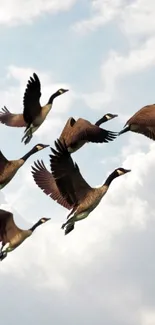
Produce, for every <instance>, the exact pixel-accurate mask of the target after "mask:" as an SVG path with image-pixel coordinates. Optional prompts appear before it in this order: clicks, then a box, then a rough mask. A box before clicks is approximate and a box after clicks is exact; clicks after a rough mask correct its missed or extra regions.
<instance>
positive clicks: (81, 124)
mask: <svg viewBox="0 0 155 325" xmlns="http://www.w3.org/2000/svg"><path fill="white" fill-rule="evenodd" d="M117 135H118V134H117V133H116V132H111V131H107V130H104V129H102V128H100V127H99V126H97V125H95V124H91V123H90V122H89V121H87V120H84V119H81V118H80V119H78V120H77V122H76V124H75V126H74V128H73V131H72V133H71V134H70V137H69V139H68V140H69V141H67V143H66V144H67V146H74V144H76V143H78V142H79V141H86V142H87V141H88V142H95V143H103V142H109V141H113V140H114V139H115V138H116V137H117ZM69 142H70V143H69Z"/></svg>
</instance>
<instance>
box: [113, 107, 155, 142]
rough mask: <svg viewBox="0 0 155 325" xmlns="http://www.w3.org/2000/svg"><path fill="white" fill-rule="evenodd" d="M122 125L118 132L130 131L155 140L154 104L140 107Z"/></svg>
mask: <svg viewBox="0 0 155 325" xmlns="http://www.w3.org/2000/svg"><path fill="white" fill-rule="evenodd" d="M124 127H125V128H124V129H123V130H122V131H121V132H120V133H119V134H123V133H125V132H127V131H132V132H136V133H140V134H143V135H145V136H146V137H148V138H150V139H152V140H155V104H153V105H147V106H144V107H142V108H141V109H140V110H139V111H138V112H136V113H135V114H134V115H133V116H132V117H131V118H130V119H129V120H128V121H127V122H126V124H125V126H124Z"/></svg>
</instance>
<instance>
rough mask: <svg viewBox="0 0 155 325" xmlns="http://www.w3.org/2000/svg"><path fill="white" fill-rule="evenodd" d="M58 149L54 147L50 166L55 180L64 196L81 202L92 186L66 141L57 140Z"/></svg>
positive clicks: (77, 202)
mask: <svg viewBox="0 0 155 325" xmlns="http://www.w3.org/2000/svg"><path fill="white" fill-rule="evenodd" d="M55 146H56V149H57V150H55V149H52V148H51V150H52V153H53V154H52V155H50V166H51V170H52V175H53V177H54V178H55V182H56V184H57V186H58V188H59V190H60V192H61V194H62V196H65V197H70V195H72V196H73V197H74V198H75V204H79V203H80V202H81V201H82V200H83V198H84V197H85V196H86V195H87V194H88V192H89V191H90V190H92V188H91V187H90V186H89V184H88V183H87V182H86V181H85V179H84V178H83V177H82V175H81V173H80V169H79V167H78V165H77V164H76V163H74V162H73V159H72V157H71V155H70V154H69V152H68V150H67V146H66V144H65V142H64V141H62V142H61V141H60V140H57V141H55Z"/></svg>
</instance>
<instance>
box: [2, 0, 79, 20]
mask: <svg viewBox="0 0 155 325" xmlns="http://www.w3.org/2000/svg"><path fill="white" fill-rule="evenodd" d="M76 1H77V0H66V1H63V0H59V1H57V0H46V1H44V0H27V1H24V0H6V1H2V0H0V8H1V11H0V24H7V25H13V24H15V25H16V24H21V23H32V22H33V19H34V18H36V17H39V16H40V15H43V14H45V13H46V14H55V13H57V12H59V11H66V10H69V9H70V8H71V7H72V6H73V5H74V4H75V2H76ZM32 8H33V9H32Z"/></svg>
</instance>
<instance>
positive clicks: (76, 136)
mask: <svg viewBox="0 0 155 325" xmlns="http://www.w3.org/2000/svg"><path fill="white" fill-rule="evenodd" d="M67 91H68V89H63V88H61V89H58V91H56V92H55V93H54V94H52V95H51V97H50V98H49V100H48V102H47V103H46V105H44V106H41V105H40V97H41V83H40V80H39V78H38V76H37V74H36V73H33V77H30V78H29V80H28V83H27V86H26V90H25V93H24V98H23V113H21V114H16V113H11V112H10V111H9V110H8V109H7V108H6V107H5V106H4V108H3V109H2V110H1V112H0V122H1V123H2V124H5V125H6V126H10V127H25V131H24V136H23V138H22V141H23V142H24V143H25V144H27V143H29V142H30V141H31V139H32V136H33V133H35V132H36V131H37V129H38V128H39V127H40V126H41V124H42V123H43V122H44V120H45V118H46V117H47V115H48V113H49V112H50V110H51V108H52V105H53V101H54V99H55V98H56V97H58V96H60V95H62V94H64V93H65V92H67ZM115 117H117V114H111V113H108V114H105V115H104V116H103V117H102V118H101V119H99V120H98V121H97V122H96V123H95V124H92V123H91V122H89V121H87V120H85V119H83V118H79V119H78V120H77V121H76V120H75V119H74V118H73V117H70V118H69V119H68V120H67V122H66V125H65V126H64V129H63V130H62V133H61V135H60V136H59V138H58V139H57V140H56V141H55V149H54V148H50V149H51V154H50V155H49V158H50V169H51V171H48V170H47V168H46V166H45V164H44V162H43V161H42V160H41V161H38V160H37V162H34V166H32V176H33V178H34V181H35V183H36V184H37V185H38V187H39V188H40V189H41V190H42V191H43V192H44V193H45V194H46V195H48V196H50V197H51V198H52V199H53V200H55V201H57V202H58V203H59V204H60V205H62V206H63V207H64V208H66V209H68V210H70V212H69V214H68V216H67V221H66V222H65V223H64V224H63V225H62V228H63V229H64V228H65V235H66V234H68V233H69V232H71V231H72V230H73V229H74V227H75V222H77V221H79V220H82V219H84V218H86V217H87V216H88V215H89V214H90V213H91V212H92V211H93V210H94V209H95V208H96V207H97V205H98V204H99V203H100V201H101V199H102V198H103V196H104V195H105V194H106V192H107V190H108V188H109V186H110V184H111V182H112V181H113V180H114V179H115V178H116V177H119V176H121V175H124V174H126V173H128V172H130V171H131V170H129V169H124V168H117V169H115V170H114V171H113V172H112V173H111V174H110V175H109V176H108V178H107V179H106V180H105V182H104V184H103V185H102V186H100V187H98V188H93V187H91V186H90V185H89V184H88V183H87V182H86V181H85V179H84V178H83V176H82V175H81V173H80V169H79V167H78V165H77V164H76V163H75V162H74V161H73V159H72V157H71V154H72V153H74V152H75V151H77V150H79V149H80V148H81V147H82V146H84V145H85V144H86V143H89V142H93V143H109V142H110V141H113V140H114V139H116V137H117V136H118V135H120V134H123V133H125V132H127V131H132V132H136V133H141V134H143V135H145V136H147V137H149V138H150V139H153V140H155V105H148V106H145V107H143V108H141V109H140V110H139V111H138V112H137V113H136V114H134V115H133V116H132V117H131V118H130V119H129V120H128V121H127V123H126V124H125V127H124V128H123V130H122V131H120V132H119V133H118V132H112V131H108V130H105V129H103V128H102V127H101V124H103V123H105V122H107V121H109V120H110V119H113V118H115ZM46 147H49V145H45V144H41V143H39V144H37V145H35V146H34V147H33V148H32V149H31V150H30V151H29V152H28V153H26V154H25V155H24V156H23V157H21V158H19V159H17V160H8V159H7V158H6V157H5V156H4V154H3V153H2V152H1V151H0V189H3V188H4V187H5V186H6V185H7V184H8V183H9V182H10V181H11V180H12V178H13V177H14V176H15V174H16V173H17V171H18V170H19V168H20V167H22V166H23V164H24V163H25V162H26V160H27V159H28V158H29V157H30V156H31V155H33V154H35V153H36V152H38V151H40V150H43V149H45V148H46ZM48 220H50V218H41V219H40V220H39V221H38V222H36V223H35V224H34V225H33V226H32V227H31V228H30V229H28V230H22V229H20V228H18V227H17V225H16V224H15V222H14V219H13V214H12V213H11V212H9V211H5V210H2V209H0V242H1V249H0V260H1V261H2V260H3V259H4V258H5V257H6V256H7V254H8V253H9V252H11V251H12V250H14V249H15V248H16V247H18V246H19V245H20V244H21V243H22V242H23V241H24V240H25V239H26V238H28V237H29V236H30V235H32V233H33V231H34V230H35V229H36V228H37V227H38V226H39V225H42V224H43V223H45V222H47V221H48Z"/></svg>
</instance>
